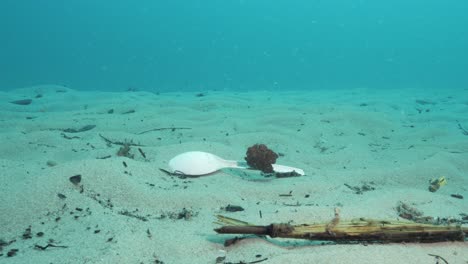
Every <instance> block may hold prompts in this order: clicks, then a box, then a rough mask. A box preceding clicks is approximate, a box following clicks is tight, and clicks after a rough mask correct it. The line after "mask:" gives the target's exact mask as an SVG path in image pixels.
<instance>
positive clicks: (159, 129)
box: [137, 127, 192, 135]
mask: <svg viewBox="0 0 468 264" xmlns="http://www.w3.org/2000/svg"><path fill="white" fill-rule="evenodd" d="M182 129H192V128H190V127H160V128H153V129H150V130H145V131H143V132H140V133H137V135H141V134H145V133H148V132H153V131H161V130H171V131H172V132H174V131H176V130H182Z"/></svg>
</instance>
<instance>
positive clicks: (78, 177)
mask: <svg viewBox="0 0 468 264" xmlns="http://www.w3.org/2000/svg"><path fill="white" fill-rule="evenodd" d="M70 182H71V183H73V184H74V185H78V184H80V182H81V174H77V175H74V176H71V177H70Z"/></svg>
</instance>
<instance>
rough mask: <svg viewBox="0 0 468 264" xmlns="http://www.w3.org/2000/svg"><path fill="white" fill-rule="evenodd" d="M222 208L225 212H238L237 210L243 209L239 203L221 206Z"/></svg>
mask: <svg viewBox="0 0 468 264" xmlns="http://www.w3.org/2000/svg"><path fill="white" fill-rule="evenodd" d="M221 209H223V210H225V211H226V212H239V211H244V208H242V206H239V205H232V204H228V205H227V206H226V207H223V208H221Z"/></svg>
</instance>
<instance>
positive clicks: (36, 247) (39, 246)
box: [34, 243, 67, 250]
mask: <svg viewBox="0 0 468 264" xmlns="http://www.w3.org/2000/svg"><path fill="white" fill-rule="evenodd" d="M48 247H56V248H67V246H58V245H54V244H50V243H49V244H47V245H45V246H41V245H38V244H36V245H34V248H35V249H39V250H46V249H47V248H48Z"/></svg>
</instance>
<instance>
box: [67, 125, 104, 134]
mask: <svg viewBox="0 0 468 264" xmlns="http://www.w3.org/2000/svg"><path fill="white" fill-rule="evenodd" d="M95 127H96V125H86V126H83V127H81V128H78V129H75V128H65V129H60V130H62V131H63V132H66V133H80V132H85V131H88V130H91V129H93V128H95Z"/></svg>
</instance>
